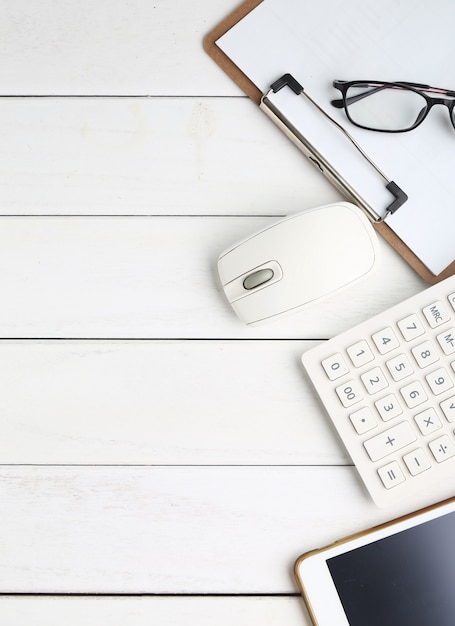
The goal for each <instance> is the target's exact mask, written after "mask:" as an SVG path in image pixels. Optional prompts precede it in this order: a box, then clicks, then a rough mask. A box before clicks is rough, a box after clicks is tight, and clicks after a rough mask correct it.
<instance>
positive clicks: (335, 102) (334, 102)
mask: <svg viewBox="0 0 455 626" xmlns="http://www.w3.org/2000/svg"><path fill="white" fill-rule="evenodd" d="M365 82H368V81H365ZM332 84H333V86H334V87H335V88H336V89H340V88H341V87H342V86H343V85H344V84H345V81H341V80H334V81H333V83H332ZM400 86H403V87H414V89H421V90H422V91H432V90H434V91H436V92H438V93H443V94H445V95H447V96H455V91H450V90H448V89H439V88H438V87H431V85H424V84H422V83H408V82H404V81H400V82H397V83H394V84H388V85H380V86H378V87H375V88H373V89H370V90H368V91H364V92H363V93H358V94H356V95H355V96H351V97H350V98H346V104H347V105H349V104H353V103H354V102H358V101H359V100H362V99H363V98H367V97H368V96H371V95H373V94H374V93H377V92H378V91H381V90H382V89H386V88H392V89H393V88H394V87H395V88H397V89H399V88H400ZM330 104H331V105H332V106H334V107H335V108H337V109H342V108H343V107H344V105H345V99H344V98H336V99H334V100H331V101H330Z"/></svg>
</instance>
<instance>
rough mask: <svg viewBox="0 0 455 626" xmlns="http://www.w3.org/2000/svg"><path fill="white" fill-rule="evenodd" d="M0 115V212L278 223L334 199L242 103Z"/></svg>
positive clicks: (25, 108)
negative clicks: (247, 218) (266, 218)
mask: <svg viewBox="0 0 455 626" xmlns="http://www.w3.org/2000/svg"><path fill="white" fill-rule="evenodd" d="M0 13H1V9H0ZM0 73H1V68H0ZM0 82H1V81H0ZM0 116H1V118H2V120H3V124H2V142H1V147H0V150H1V153H0V154H1V155H2V156H3V158H2V168H1V171H0V191H1V194H0V198H1V199H0V213H2V214H18V215H23V214H45V215H51V214H67V215H68V214H73V215H80V214H84V215H93V214H95V215H96V214H98V215H103V214H107V215H120V214H124V215H148V214H154V215H169V214H170V215H173V214H175V215H191V214H196V215H200V214H207V213H208V214H211V215H235V214H239V215H246V214H253V215H256V214H260V215H286V214H288V213H295V212H298V211H301V210H304V209H305V208H308V207H311V206H318V205H320V204H325V203H329V202H332V201H335V200H337V199H338V198H339V197H340V196H339V194H338V192H336V191H335V189H334V188H333V187H332V186H331V185H329V183H328V182H327V181H326V180H325V178H324V177H323V176H322V175H321V174H320V173H318V172H317V171H316V169H315V168H314V167H313V166H312V165H311V164H310V162H309V161H308V160H307V159H305V158H304V157H303V156H302V154H301V153H300V152H299V151H298V150H297V149H296V148H295V147H294V146H292V144H291V143H290V142H289V141H288V140H287V139H286V138H285V137H283V134H282V133H281V132H280V131H279V130H278V129H277V128H276V127H275V126H274V125H273V124H272V123H271V122H270V120H268V119H267V118H266V117H265V116H264V115H263V114H262V113H261V112H260V111H258V110H257V107H255V106H253V105H252V104H251V102H249V101H247V100H246V99H232V98H231V99H223V98H221V99H219V98H209V99H207V98H139V99H137V98H136V99H135V98H88V99H87V98H85V99H75V98H63V99H62V98H45V99H36V98H32V99H31V98H13V99H10V98H7V99H1V98H0Z"/></svg>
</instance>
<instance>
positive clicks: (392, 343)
mask: <svg viewBox="0 0 455 626" xmlns="http://www.w3.org/2000/svg"><path fill="white" fill-rule="evenodd" d="M372 339H373V341H374V343H375V345H376V348H377V349H378V351H379V352H380V353H381V354H387V352H391V351H392V350H395V348H398V346H399V345H400V342H399V341H398V338H397V336H396V335H395V333H394V331H393V329H392V328H390V326H388V327H387V328H383V329H382V330H380V331H379V332H377V333H375V334H374V335H373V336H372Z"/></svg>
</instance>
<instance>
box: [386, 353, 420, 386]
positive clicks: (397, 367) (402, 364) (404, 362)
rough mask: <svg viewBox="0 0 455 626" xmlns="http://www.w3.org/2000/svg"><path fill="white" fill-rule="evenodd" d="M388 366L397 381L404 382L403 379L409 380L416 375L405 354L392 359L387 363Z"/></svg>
mask: <svg viewBox="0 0 455 626" xmlns="http://www.w3.org/2000/svg"><path fill="white" fill-rule="evenodd" d="M386 365H387V368H388V370H389V372H390V374H391V376H392V378H393V380H395V381H399V380H403V378H407V377H408V376H410V375H411V374H413V373H414V369H413V367H412V365H411V364H410V362H409V360H408V357H407V356H406V355H405V354H399V355H398V356H396V357H394V358H393V359H390V361H387V363H386Z"/></svg>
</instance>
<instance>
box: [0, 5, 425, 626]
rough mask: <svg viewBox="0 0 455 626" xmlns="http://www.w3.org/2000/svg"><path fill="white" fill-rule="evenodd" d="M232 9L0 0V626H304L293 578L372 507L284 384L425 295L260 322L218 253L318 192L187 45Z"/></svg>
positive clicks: (384, 276)
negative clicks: (310, 357) (310, 361)
mask: <svg viewBox="0 0 455 626" xmlns="http://www.w3.org/2000/svg"><path fill="white" fill-rule="evenodd" d="M233 8H235V2H234V1H233V0H218V2H213V1H212V0H193V1H192V2H188V1H187V0H174V1H173V2H171V1H170V0H153V1H152V0H128V1H127V0H109V1H107V0H65V1H64V2H62V1H61V0H42V1H41V2H34V3H33V2H30V1H29V0H3V1H2V3H1V4H0V56H1V63H0V138H1V141H0V164H1V167H0V213H1V217H0V294H1V307H0V337H1V341H0V344H1V345H0V354H1V358H0V376H1V381H2V382H1V393H0V414H1V424H2V428H1V437H0V463H1V466H0V504H1V506H0V510H1V515H0V594H1V595H0V614H1V615H2V618H1V622H2V624H8V625H13V626H17V625H22V624H34V625H36V626H40V625H43V626H44V625H45V626H54V625H55V626H56V625H61V624H62V623H64V624H66V625H67V626H74V625H75V624H87V623H90V624H97V625H98V626H114V625H115V626H117V625H118V626H120V625H122V626H124V625H125V624H128V625H131V626H142V625H145V624H147V625H148V624H162V625H171V624H180V623H182V624H186V625H187V626H191V625H194V626H196V625H198V626H201V625H204V624H207V625H209V624H210V625H212V624H219V625H221V626H228V625H231V624H236V625H238V626H246V625H250V624H269V625H271V624H276V625H282V624H287V625H288V626H294V625H295V626H298V625H299V624H308V623H309V622H308V621H307V617H306V615H305V612H304V609H303V604H302V602H301V600H300V598H299V597H298V595H297V588H296V585H295V583H294V579H293V573H292V567H293V563H294V560H295V559H296V557H297V556H298V555H299V554H300V553H302V552H303V551H305V550H307V549H311V548H314V547H316V546H319V545H323V544H325V543H327V542H330V541H332V540H335V539H337V538H339V537H341V536H343V535H345V534H347V533H351V532H354V531H357V530H359V529H361V528H364V527H367V526H370V525H372V524H374V523H378V522H380V521H383V520H386V519H390V518H391V517H393V516H395V515H396V514H398V513H401V512H402V511H399V510H394V511H391V510H386V511H383V510H380V509H377V508H376V507H375V506H374V505H373V503H372V502H371V501H370V499H369V498H368V496H367V495H366V494H365V493H364V491H363V489H362V487H361V486H360V484H359V481H358V479H357V476H356V472H355V470H354V469H353V468H352V466H351V465H350V461H349V459H348V457H347V455H346V454H345V452H344V450H343V449H342V447H341V445H340V444H339V442H338V441H337V439H336V437H335V435H334V433H333V432H332V431H331V429H330V427H329V425H328V421H327V419H326V418H325V416H324V415H323V413H322V411H321V409H320V408H319V406H318V404H317V402H316V399H315V397H314V395H313V393H312V391H311V389H310V387H309V385H308V383H307V382H306V380H305V379H304V377H303V375H302V372H301V370H300V367H299V356H300V354H301V353H302V352H303V351H304V350H305V349H307V348H309V347H310V346H312V345H314V344H315V342H317V341H321V340H323V339H327V338H328V337H330V336H332V335H334V334H336V333H338V332H340V331H342V330H343V329H346V328H348V327H350V326H352V325H353V324H355V323H357V322H360V321H362V320H363V319H366V318H367V317H369V316H371V315H372V314H374V313H376V312H379V311H382V310H384V309H385V308H387V307H389V306H391V305H392V304H394V303H396V302H399V301H400V300H402V299H403V298H404V297H406V296H408V295H411V294H413V293H416V292H417V291H419V290H421V289H422V288H423V287H424V284H423V282H422V281H421V279H419V277H418V276H417V275H416V274H415V273H414V272H413V271H412V270H411V269H410V268H409V267H408V266H407V265H406V264H405V263H404V261H402V259H401V258H400V257H398V256H397V255H396V254H395V252H394V251H393V250H392V249H391V248H390V247H389V246H387V245H386V244H385V243H384V242H382V241H381V249H382V252H383V260H382V264H381V266H380V267H379V268H378V270H377V272H376V273H375V275H374V276H373V277H372V278H371V279H370V280H368V281H366V282H363V283H362V284H361V285H359V286H357V287H355V288H353V289H351V290H350V291H348V292H344V293H343V294H340V295H338V296H336V297H333V298H330V299H328V300H326V301H325V302H324V303H323V304H321V303H317V304H315V305H314V306H313V307H309V308H308V309H307V310H306V311H305V312H303V313H301V314H299V315H297V316H293V317H290V318H287V319H285V320H283V321H281V322H276V323H274V324H269V325H267V326H263V327H260V328H259V329H258V328H257V329H250V328H246V327H244V326H243V325H242V324H241V323H240V322H239V321H238V320H237V319H236V317H235V316H234V314H233V312H232V311H231V310H230V309H229V307H228V305H227V304H226V302H225V301H224V299H223V296H222V293H221V291H220V288H219V285H218V283H217V280H216V274H215V263H216V259H217V256H218V254H219V253H220V252H221V251H222V250H223V249H224V248H226V247H227V246H229V245H230V244H232V243H234V242H235V241H237V240H238V239H241V238H243V237H245V236H246V235H248V234H250V233H251V232H254V231H255V230H257V229H259V228H260V227H262V226H264V225H267V224H270V223H272V222H273V221H275V220H276V217H277V216H283V215H286V214H289V213H293V212H296V211H299V210H302V209H305V208H308V207H311V206H316V205H319V204H324V203H328V202H332V201H334V200H337V199H339V195H338V194H337V192H336V191H335V190H334V189H333V188H332V187H331V186H330V185H329V184H328V183H327V182H326V181H325V180H324V179H323V178H322V177H321V176H320V175H318V174H317V173H316V171H315V170H314V169H313V168H312V167H311V165H310V164H309V163H308V162H307V161H306V160H305V159H304V158H303V157H302V156H301V154H300V153H299V152H298V151H297V150H296V149H295V148H294V147H293V146H292V145H291V144H290V143H288V141H287V140H286V139H285V138H284V137H283V135H282V134H281V133H280V132H279V131H278V130H277V129H276V128H275V127H274V126H273V125H272V124H271V122H270V121H269V120H267V119H266V118H265V116H263V115H262V114H261V113H260V112H259V111H258V110H257V108H256V107H255V106H254V105H253V104H252V103H251V102H250V101H249V100H248V99H247V98H246V97H244V95H243V94H242V93H241V92H240V91H239V90H238V89H237V87H236V86H235V85H234V84H233V83H232V82H231V81H230V79H229V78H227V77H226V76H225V75H224V73H223V72H222V71H221V70H220V69H219V68H218V67H217V66H216V65H215V64H214V63H213V61H212V60H211V59H209V58H208V57H207V55H206V54H205V53H204V51H203V49H202V39H203V36H204V35H205V33H206V32H207V31H208V30H210V29H211V28H212V26H214V25H215V24H216V23H217V22H219V21H220V20H221V19H222V18H223V17H224V16H225V15H227V13H229V12H230V11H231V10H232V9H233Z"/></svg>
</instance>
